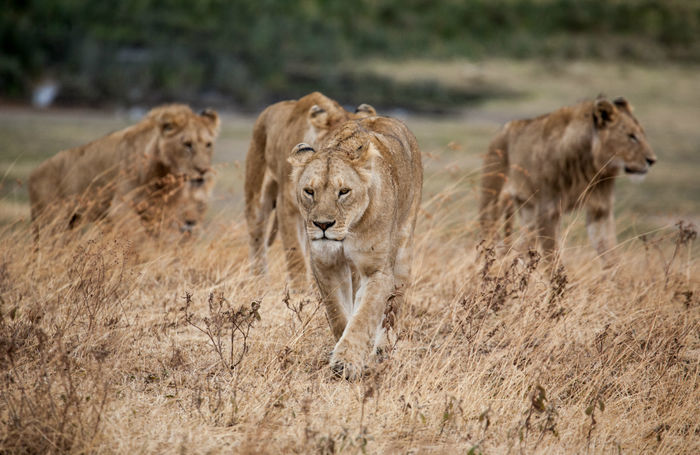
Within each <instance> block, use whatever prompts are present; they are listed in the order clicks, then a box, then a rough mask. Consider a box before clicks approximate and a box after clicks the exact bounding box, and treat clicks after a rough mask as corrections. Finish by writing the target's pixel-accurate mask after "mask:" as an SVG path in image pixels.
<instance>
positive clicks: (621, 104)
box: [613, 96, 633, 114]
mask: <svg viewBox="0 0 700 455" xmlns="http://www.w3.org/2000/svg"><path fill="white" fill-rule="evenodd" d="M613 104H615V106H617V107H618V108H620V109H622V110H624V111H627V112H629V113H630V114H631V113H632V109H633V108H632V105H631V104H630V103H629V102H628V101H627V100H626V99H625V98H624V97H622V96H618V97H617V98H615V99H614V100H613Z"/></svg>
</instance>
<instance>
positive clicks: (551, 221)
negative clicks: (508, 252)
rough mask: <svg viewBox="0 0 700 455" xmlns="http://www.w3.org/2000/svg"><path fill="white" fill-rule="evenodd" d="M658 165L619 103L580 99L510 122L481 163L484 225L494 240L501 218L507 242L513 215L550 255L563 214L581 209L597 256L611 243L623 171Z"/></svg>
mask: <svg viewBox="0 0 700 455" xmlns="http://www.w3.org/2000/svg"><path fill="white" fill-rule="evenodd" d="M655 161H656V156H655V155H654V152H653V151H652V150H651V147H650V146H649V143H648V142H647V140H646V136H645V134H644V130H643V129H642V127H641V125H640V124H639V122H637V119H636V118H635V117H634V115H633V114H632V107H631V106H630V105H629V103H628V102H627V101H626V100H625V99H624V98H618V99H616V100H614V101H613V102H610V101H608V100H606V99H597V100H595V101H585V102H582V103H580V104H577V105H575V106H571V107H564V108H561V109H559V110H557V111H555V112H553V113H550V114H547V115H543V116H541V117H538V118H535V119H530V120H516V121H513V122H510V123H508V124H507V125H506V126H505V127H504V128H503V129H502V130H501V131H500V132H499V133H498V134H497V135H496V137H495V138H494V139H493V140H492V141H491V144H490V146H489V150H488V152H487V154H486V156H485V158H484V169H483V176H482V194H481V207H480V209H481V212H480V217H481V226H482V230H483V233H484V235H486V236H487V237H493V236H494V234H495V231H496V227H497V224H498V222H499V219H500V217H501V215H502V214H503V213H505V218H506V219H505V223H504V230H505V235H506V239H507V240H508V239H509V237H510V235H511V233H512V220H513V216H514V214H515V213H516V212H517V213H518V214H519V215H520V217H521V219H522V221H523V224H524V225H525V227H526V228H527V229H528V237H529V238H531V239H532V240H535V241H536V242H537V243H538V244H539V245H540V246H541V247H542V249H543V250H544V252H545V254H546V255H547V256H548V257H551V255H552V254H553V253H554V252H555V251H556V250H557V237H558V227H559V220H560V217H561V215H562V214H563V213H566V212H568V211H571V210H573V209H576V208H578V207H584V208H585V209H586V211H587V216H586V224H587V226H588V232H589V237H590V240H591V243H592V244H593V246H594V247H595V248H596V250H597V251H598V253H599V254H603V253H604V252H606V251H608V250H609V249H610V248H612V247H613V246H614V245H615V242H616V240H615V223H614V220H613V187H614V180H615V177H616V176H617V175H618V174H619V173H620V171H623V170H624V171H625V172H627V173H634V174H643V173H646V172H647V170H648V169H649V166H650V165H652V164H653V163H654V162H655Z"/></svg>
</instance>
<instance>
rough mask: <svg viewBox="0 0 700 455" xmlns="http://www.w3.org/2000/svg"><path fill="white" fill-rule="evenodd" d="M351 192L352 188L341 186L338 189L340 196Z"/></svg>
mask: <svg viewBox="0 0 700 455" xmlns="http://www.w3.org/2000/svg"><path fill="white" fill-rule="evenodd" d="M349 192H350V188H341V189H340V191H338V197H340V196H345V195H346V194H348V193H349Z"/></svg>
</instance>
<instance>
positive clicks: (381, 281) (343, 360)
mask: <svg viewBox="0 0 700 455" xmlns="http://www.w3.org/2000/svg"><path fill="white" fill-rule="evenodd" d="M393 285H394V278H393V275H392V274H390V273H387V272H383V271H378V272H375V273H373V274H372V275H370V276H368V277H364V276H363V277H362V278H361V284H360V289H358V291H357V295H356V297H355V307H354V308H353V310H354V311H353V314H352V316H351V318H350V321H349V322H348V324H347V326H346V327H345V331H344V332H343V336H342V337H341V338H340V340H339V341H338V344H336V345H335V348H334V349H333V355H332V356H331V368H332V369H333V371H334V372H335V374H337V375H338V376H341V377H344V378H346V379H349V380H355V379H357V378H359V377H360V376H361V375H362V372H363V370H364V367H365V363H366V358H367V356H368V354H369V351H370V347H371V346H372V345H373V344H374V343H373V342H374V341H375V338H376V336H377V330H378V329H379V326H380V323H381V321H382V317H383V315H384V309H385V306H386V301H387V298H388V297H389V296H390V295H391V292H392V290H393V289H392V288H393Z"/></svg>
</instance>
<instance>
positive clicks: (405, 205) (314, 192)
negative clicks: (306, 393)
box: [288, 116, 423, 380]
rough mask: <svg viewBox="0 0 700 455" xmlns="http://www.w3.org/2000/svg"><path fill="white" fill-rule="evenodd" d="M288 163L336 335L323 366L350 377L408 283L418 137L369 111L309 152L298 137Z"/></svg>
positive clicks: (377, 342) (379, 345)
mask: <svg viewBox="0 0 700 455" xmlns="http://www.w3.org/2000/svg"><path fill="white" fill-rule="evenodd" d="M288 161H289V163H290V164H291V166H292V174H291V181H292V185H291V188H292V191H293V192H294V196H295V199H296V203H297V206H298V207H299V208H300V211H301V217H302V220H303V229H304V231H305V232H306V243H307V245H308V248H309V253H310V265H311V270H312V273H313V276H314V278H315V280H316V283H317V284H318V288H319V290H320V292H321V296H322V299H323V302H324V305H325V308H326V314H327V316H328V321H329V323H330V327H331V330H332V332H333V335H334V337H335V340H336V345H335V348H334V349H333V354H332V356H331V368H332V370H333V371H334V373H335V374H336V375H338V376H341V377H345V378H347V379H351V380H352V379H356V378H358V377H360V376H361V375H362V372H363V369H364V365H365V363H366V362H365V360H366V355H367V354H368V353H369V352H370V351H369V349H368V348H369V346H370V345H372V346H373V347H374V352H377V353H381V352H382V351H383V350H384V349H385V348H386V347H387V346H386V343H387V338H386V326H390V325H391V324H392V321H393V320H394V319H395V317H396V312H397V310H398V306H400V300H402V298H400V299H399V302H397V299H396V297H401V296H402V295H403V294H404V292H405V289H406V286H407V285H408V283H409V277H410V272H411V259H412V247H413V232H414V229H415V225H416V219H417V216H418V210H419V206H420V202H421V192H422V186H423V165H422V163H421V153H420V150H419V149H418V143H417V142H416V138H415V137H414V136H413V134H412V133H411V132H410V131H409V129H408V128H407V127H406V125H404V124H403V123H401V122H400V121H398V120H395V119H392V118H388V117H378V116H372V117H367V118H364V119H359V120H351V121H348V122H346V123H344V124H342V125H341V126H340V127H339V128H338V129H337V131H336V132H334V133H333V134H332V135H331V136H330V137H329V138H327V140H326V141H324V143H323V145H322V146H321V147H320V148H319V150H318V151H316V149H315V148H314V147H312V146H310V145H308V144H305V143H301V144H298V145H297V146H296V147H295V148H294V150H293V151H292V154H291V156H290V157H289V158H288ZM397 305H398V306H397Z"/></svg>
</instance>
